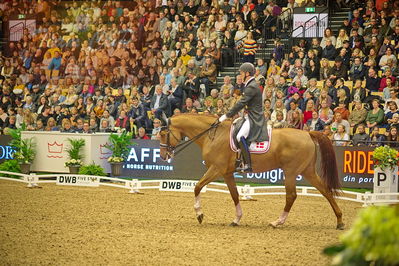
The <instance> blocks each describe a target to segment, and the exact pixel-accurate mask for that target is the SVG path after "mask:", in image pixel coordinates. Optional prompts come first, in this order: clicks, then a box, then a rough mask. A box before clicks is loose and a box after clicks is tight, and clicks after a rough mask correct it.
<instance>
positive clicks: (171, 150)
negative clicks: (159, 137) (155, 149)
mask: <svg viewBox="0 0 399 266" xmlns="http://www.w3.org/2000/svg"><path fill="white" fill-rule="evenodd" d="M169 121H170V120H169ZM169 125H170V122H168V124H167V125H166V126H163V127H161V131H166V134H167V135H166V144H164V143H160V144H159V146H160V147H161V148H165V149H166V153H167V155H168V156H169V157H170V158H171V157H173V156H174V155H177V154H178V153H180V152H181V151H183V150H184V149H185V148H187V147H188V146H189V145H190V144H191V143H193V142H195V141H196V140H197V139H199V138H201V137H202V136H203V135H205V134H206V133H208V132H209V131H211V130H212V129H216V128H217V127H218V125H219V121H218V120H216V121H215V122H214V123H213V124H212V125H211V126H210V127H209V128H208V129H205V130H204V131H202V132H201V133H199V134H198V135H196V136H194V137H193V138H192V139H189V140H186V141H184V142H182V143H179V144H177V145H176V146H172V145H171V144H170V135H172V137H173V138H175V140H176V141H177V142H180V139H178V138H177V137H176V136H175V135H174V134H173V132H172V131H171V130H170V129H169Z"/></svg>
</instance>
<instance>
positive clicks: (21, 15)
mask: <svg viewBox="0 0 399 266" xmlns="http://www.w3.org/2000/svg"><path fill="white" fill-rule="evenodd" d="M25 17H26V15H25V14H19V15H18V19H25Z"/></svg>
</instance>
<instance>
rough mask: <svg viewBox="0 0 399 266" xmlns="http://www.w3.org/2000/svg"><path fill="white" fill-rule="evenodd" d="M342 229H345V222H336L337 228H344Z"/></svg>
mask: <svg viewBox="0 0 399 266" xmlns="http://www.w3.org/2000/svg"><path fill="white" fill-rule="evenodd" d="M344 229H345V224H343V223H340V224H337V230H344Z"/></svg>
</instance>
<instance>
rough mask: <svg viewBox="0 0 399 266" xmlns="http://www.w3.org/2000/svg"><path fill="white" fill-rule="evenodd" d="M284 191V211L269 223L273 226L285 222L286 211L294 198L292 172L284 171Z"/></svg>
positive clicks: (294, 176) (293, 175)
mask: <svg viewBox="0 0 399 266" xmlns="http://www.w3.org/2000/svg"><path fill="white" fill-rule="evenodd" d="M285 193H286V195H285V206H284V211H283V212H282V213H281V215H280V217H279V218H278V219H277V220H275V221H273V222H271V223H270V225H271V226H272V227H274V228H276V227H277V226H279V225H283V224H284V223H285V221H286V220H287V217H288V213H289V212H290V210H291V207H292V205H293V204H294V202H295V200H296V197H297V195H296V175H295V174H294V173H288V172H287V173H285Z"/></svg>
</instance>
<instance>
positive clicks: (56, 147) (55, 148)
mask: <svg viewBox="0 0 399 266" xmlns="http://www.w3.org/2000/svg"><path fill="white" fill-rule="evenodd" d="M109 135H110V134H109V133H95V134H83V133H79V134H77V133H61V132H57V131H51V132H45V131H23V132H22V135H21V136H22V138H23V139H27V138H32V139H33V141H34V142H35V143H36V157H35V160H34V161H33V164H32V166H31V170H32V171H38V172H51V173H68V172H69V169H68V167H65V166H64V163H65V162H66V161H67V160H68V153H67V151H66V149H68V147H69V146H70V143H69V141H68V139H84V141H85V145H84V146H83V148H82V155H83V162H84V164H86V165H87V164H91V163H93V162H94V163H95V164H98V165H101V166H102V167H103V168H104V170H105V172H106V173H109V172H110V170H111V169H110V166H109V163H108V161H107V159H108V158H109V157H110V156H111V152H110V150H108V149H107V148H105V147H104V146H105V145H106V144H107V142H108V138H109Z"/></svg>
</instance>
